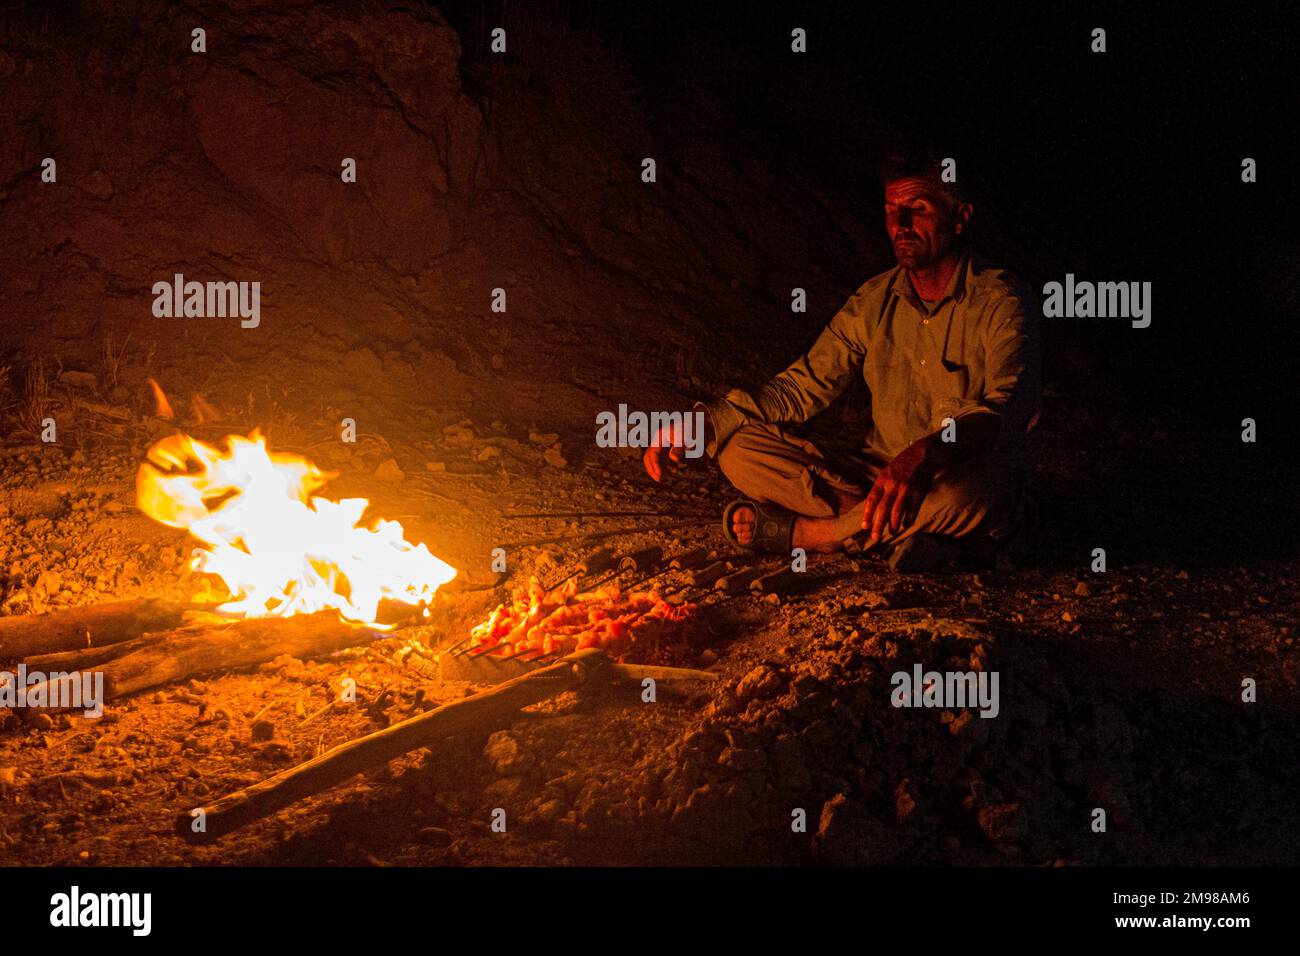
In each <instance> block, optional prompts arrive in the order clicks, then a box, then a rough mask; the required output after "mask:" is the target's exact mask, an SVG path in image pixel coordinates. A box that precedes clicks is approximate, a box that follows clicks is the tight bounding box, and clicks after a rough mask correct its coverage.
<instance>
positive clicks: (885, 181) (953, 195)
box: [878, 149, 966, 208]
mask: <svg viewBox="0 0 1300 956" xmlns="http://www.w3.org/2000/svg"><path fill="white" fill-rule="evenodd" d="M878 172H879V174H880V185H881V186H888V185H889V184H890V183H893V182H897V181H898V180H900V179H928V180H929V181H930V182H932V183H934V185H935V188H937V189H938V190H939V192H940V193H941V194H942V195H943V196H944V198H946V199H947V200H948V202H949V203H950V204H951V206H952V207H953V208H956V207H957V206H960V205H961V204H962V203H964V202H965V201H966V198H965V197H964V196H963V195H962V192H961V190H960V189H958V188H957V184H956V183H948V182H944V180H943V175H942V174H943V164H942V162H941V161H940V160H939V159H938V157H936V156H935V154H934V152H933V151H932V150H929V149H906V150H896V151H894V152H891V153H887V154H886V155H885V156H884V158H882V159H881V161H880V164H879V166H878Z"/></svg>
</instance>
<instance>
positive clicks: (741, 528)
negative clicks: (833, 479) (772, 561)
mask: <svg viewBox="0 0 1300 956" xmlns="http://www.w3.org/2000/svg"><path fill="white" fill-rule="evenodd" d="M838 520H839V519H838V518H804V517H799V518H796V519H795V522H794V540H793V541H792V542H791V544H792V546H793V547H796V548H803V549H804V550H805V551H814V552H819V553H822V554H829V553H831V552H834V551H838V550H840V548H841V547H842V546H843V541H842V540H841V538H840V535H839V532H838V531H836V524H837V523H838ZM754 522H755V514H754V509H753V508H748V507H743V506H742V507H740V508H737V509H736V510H735V511H734V512H732V515H731V531H732V533H733V534H734V535H735V536H736V540H737V541H739V542H740V543H741V544H742V545H745V546H748V544H749V543H750V542H751V541H752V540H754Z"/></svg>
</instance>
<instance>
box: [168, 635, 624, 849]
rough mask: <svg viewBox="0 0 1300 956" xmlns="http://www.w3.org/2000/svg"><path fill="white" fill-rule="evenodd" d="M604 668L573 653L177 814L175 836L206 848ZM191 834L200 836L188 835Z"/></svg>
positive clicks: (600, 659)
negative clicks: (229, 835)
mask: <svg viewBox="0 0 1300 956" xmlns="http://www.w3.org/2000/svg"><path fill="white" fill-rule="evenodd" d="M609 662H610V661H609V658H608V657H606V656H605V655H604V654H602V653H601V652H600V651H598V650H595V649H594V648H588V649H587V650H583V651H578V652H577V653H576V654H571V655H570V656H568V657H566V658H563V659H562V660H559V661H556V662H555V663H554V664H551V665H550V666H549V667H542V668H539V669H537V670H535V671H532V672H530V673H528V674H524V675H523V676H521V677H516V678H514V679H513V680H509V681H506V682H505V683H504V684H498V685H497V686H496V687H493V688H491V689H489V690H485V691H483V692H482V693H478V694H475V695H473V696H472V697H464V698H462V699H460V700H454V701H452V702H451V703H449V704H443V705H442V706H441V707H437V708H435V709H433V710H431V711H428V712H427V713H424V714H420V715H419V716H416V717H411V718H409V719H408V720H403V721H401V722H400V723H396V724H393V725H392V726H391V727H386V728H384V729H383V730H380V731H377V732H376V733H373V734H368V735H367V736H365V737H358V738H357V739H356V740H350V741H348V742H347V743H345V744H340V745H339V746H337V747H335V748H334V749H333V750H328V751H326V752H325V753H323V754H321V755H320V756H319V757H316V758H314V759H312V760H308V761H307V762H306V763H303V764H299V765H298V766H297V767H291V768H290V769H288V770H284V771H282V772H280V773H277V774H276V775H275V776H273V777H268V778H267V779H266V780H263V781H261V782H260V783H256V784H254V785H253V786H251V787H247V788H245V789H243V790H237V791H235V792H234V793H231V794H228V795H227V796H224V797H222V798H221V799H220V800H217V801H216V802H215V803H211V804H209V805H208V806H206V807H202V808H198V809H196V810H191V811H188V812H185V813H182V814H180V816H178V817H177V819H176V832H177V833H179V834H180V835H181V836H183V837H184V838H185V839H187V840H189V841H190V842H192V843H209V842H211V841H213V840H215V839H217V838H218V837H221V836H223V835H225V834H227V833H229V832H230V831H232V830H234V829H237V828H239V827H241V826H244V825H245V824H248V823H251V822H252V821H254V820H258V819H261V818H262V817H265V816H267V815H268V814H271V813H274V812H275V811H276V810H279V809H281V808H282V807H286V806H288V805H289V804H290V803H293V802H294V801H296V800H300V799H302V798H303V797H308V796H311V795H312V794H315V793H319V792H321V791H322V790H326V789H328V788H330V787H333V786H335V785H336V784H339V783H342V782H343V781H344V780H347V779H348V778H350V777H353V776H355V775H356V774H358V773H361V772H362V771H363V770H369V769H371V768H372V767H377V766H380V765H382V764H385V763H387V762H388V761H390V760H392V759H393V758H395V757H400V756H401V755H402V754H404V753H409V752H410V751H412V750H416V749H418V748H420V747H427V746H429V745H431V744H436V743H438V742H440V741H442V740H444V739H446V738H447V737H452V736H455V735H456V734H461V733H465V732H466V731H470V730H477V731H480V732H481V731H487V730H495V729H497V728H498V727H500V726H501V725H503V724H506V723H509V722H510V721H511V720H512V719H513V718H514V716H515V715H516V714H517V713H518V712H519V711H520V710H521V709H522V708H524V707H527V706H528V705H529V704H535V703H537V702H538V701H541V700H545V699H546V698H547V697H554V696H555V695H557V694H562V693H564V692H565V691H567V690H573V689H574V688H576V687H578V686H580V685H581V684H583V683H585V682H586V681H587V680H588V679H589V677H590V676H592V675H593V674H599V673H600V672H601V671H602V670H604V668H605V665H607V664H608V663H609ZM199 826H202V829H201V830H196V827H199Z"/></svg>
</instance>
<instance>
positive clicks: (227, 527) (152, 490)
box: [136, 431, 456, 624]
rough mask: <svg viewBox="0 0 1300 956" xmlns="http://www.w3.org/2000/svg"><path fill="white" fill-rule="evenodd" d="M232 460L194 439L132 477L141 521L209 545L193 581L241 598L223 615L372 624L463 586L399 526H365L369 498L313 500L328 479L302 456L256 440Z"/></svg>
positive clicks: (165, 448)
mask: <svg viewBox="0 0 1300 956" xmlns="http://www.w3.org/2000/svg"><path fill="white" fill-rule="evenodd" d="M226 448H227V450H226V451H221V450H220V449H218V448H215V447H213V446H212V445H208V444H205V443H204V442H201V441H196V440H195V439H193V438H190V437H189V436H187V435H173V436H172V437H170V438H164V439H163V440H162V441H160V442H158V443H157V444H156V445H154V446H153V447H152V448H150V449H149V454H148V461H146V462H145V463H144V464H143V465H141V466H140V472H139V474H138V475H137V477H136V499H137V501H138V503H139V506H140V510H142V511H143V512H144V513H145V514H147V515H149V516H150V517H152V518H154V519H156V520H158V521H161V522H162V523H163V524H166V525H171V526H172V527H174V528H184V529H185V530H187V531H188V532H189V533H190V534H192V535H193V536H194V537H195V538H197V539H198V540H199V541H200V542H201V545H202V546H201V547H200V548H198V549H196V551H195V553H194V561H193V564H192V567H193V569H194V570H195V571H203V572H206V573H208V574H215V575H216V576H217V577H219V578H221V580H222V581H223V582H224V583H225V585H226V588H227V590H228V591H229V592H230V593H231V594H232V595H233V596H234V599H233V600H231V601H230V602H228V603H226V604H223V605H222V606H221V610H223V611H227V612H231V613H237V614H243V615H245V616H248V617H262V616H268V615H274V616H281V617H287V616H289V615H291V614H306V613H311V612H314V611H322V610H327V609H329V608H333V609H335V610H337V611H338V613H339V615H340V616H341V617H343V618H345V619H347V620H350V621H359V622H364V623H368V624H375V623H376V615H377V613H378V609H379V603H380V601H384V600H392V601H398V602H401V603H404V604H410V605H413V606H418V605H421V604H426V603H428V602H429V601H430V600H432V598H433V595H434V592H435V591H437V590H438V588H439V587H441V586H442V585H444V584H446V583H447V582H448V581H450V580H451V579H452V578H454V577H455V576H456V569H455V568H453V567H452V566H451V565H449V564H447V563H446V562H445V561H442V560H439V559H438V558H437V557H435V556H434V555H433V554H431V553H430V551H429V549H428V548H427V547H425V546H424V545H423V544H418V545H415V544H411V543H410V542H409V541H407V540H406V539H405V537H404V536H403V530H402V526H401V524H400V523H398V522H396V521H385V520H383V519H379V520H378V521H376V522H374V525H373V526H372V527H364V526H362V525H361V524H360V521H361V515H362V512H364V511H365V510H366V507H367V505H368V504H369V502H368V501H367V500H366V499H365V498H345V499H344V500H342V501H331V500H330V499H328V498H322V497H319V496H317V495H315V494H314V492H316V491H317V490H319V489H320V488H321V486H323V485H324V484H325V481H326V479H327V476H326V475H325V474H324V473H323V472H322V471H321V470H320V469H318V468H317V467H316V466H315V465H314V464H312V463H311V462H310V461H308V460H307V459H305V458H301V457H299V456H297V455H288V454H282V453H275V454H272V453H271V452H269V451H267V448H266V440H265V439H264V438H263V437H262V436H261V435H260V434H258V432H256V431H254V432H253V433H252V434H251V435H250V436H249V437H247V438H244V437H241V436H238V435H231V436H230V437H228V438H227V439H226Z"/></svg>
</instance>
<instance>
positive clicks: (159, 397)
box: [148, 379, 176, 418]
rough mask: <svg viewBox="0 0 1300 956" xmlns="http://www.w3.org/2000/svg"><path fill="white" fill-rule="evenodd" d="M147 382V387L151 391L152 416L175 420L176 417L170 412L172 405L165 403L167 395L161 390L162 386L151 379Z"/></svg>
mask: <svg viewBox="0 0 1300 956" xmlns="http://www.w3.org/2000/svg"><path fill="white" fill-rule="evenodd" d="M148 381H149V387H150V388H151V389H153V402H154V414H155V415H156V416H157V417H159V418H175V417H176V415H175V413H173V412H172V404H171V402H169V401H167V393H166V392H164V391H163V390H162V386H161V385H159V384H158V383H157V382H156V381H154V380H153V379H149V380H148Z"/></svg>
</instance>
